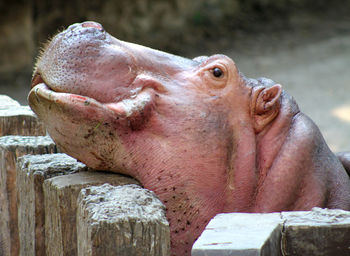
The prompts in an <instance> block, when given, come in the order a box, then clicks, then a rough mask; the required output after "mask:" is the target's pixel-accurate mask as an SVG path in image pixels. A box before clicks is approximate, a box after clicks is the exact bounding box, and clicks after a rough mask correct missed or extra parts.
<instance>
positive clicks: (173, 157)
mask: <svg viewBox="0 0 350 256" xmlns="http://www.w3.org/2000/svg"><path fill="white" fill-rule="evenodd" d="M32 86H33V88H32V90H31V92H30V94H29V103H30V106H31V108H32V109H33V110H34V112H35V113H36V114H37V115H38V116H39V118H40V119H41V120H43V121H44V122H45V124H46V125H47V129H48V131H49V133H50V135H51V136H52V138H53V139H54V141H55V142H56V143H57V145H58V146H59V147H60V148H61V150H63V151H64V152H66V153H67V154H69V155H71V156H73V157H75V158H77V159H79V160H80V161H82V162H84V163H85V164H87V165H88V166H90V167H92V168H95V169H100V170H110V171H113V172H118V173H123V174H128V175H131V176H133V177H135V178H136V179H138V180H139V181H140V182H141V183H142V184H143V185H144V187H145V188H148V189H151V190H153V191H154V192H155V193H156V194H157V195H158V197H159V198H160V199H161V200H162V201H163V203H164V204H165V205H166V208H167V217H168V220H169V223H170V229H171V248H172V255H178V256H184V255H190V252H191V247H192V244H193V242H194V241H195V240H196V239H197V238H198V236H199V235H200V234H201V232H202V231H203V229H204V228H205V226H206V225H207V223H208V221H209V220H210V219H211V218H212V217H213V216H215V215H216V214H217V213H224V212H276V211H294V210H310V209H311V208H312V207H315V206H318V207H328V208H341V209H345V210H349V209H350V182H349V177H348V175H347V173H346V172H345V170H344V168H343V166H342V164H341V163H340V162H339V160H338V158H336V156H335V155H334V154H333V153H332V152H331V151H330V150H329V148H328V146H327V145H326V143H325V141H324V139H323V137H322V135H321V134H320V131H319V129H318V128H317V127H316V125H315V124H314V123H313V122H312V121H311V120H310V119H309V118H308V117H307V116H305V115H304V114H303V113H302V112H300V111H299V109H298V106H297V104H296V103H295V101H294V99H293V98H292V97H290V96H289V95H288V94H287V93H285V92H284V91H283V90H282V87H281V85H279V84H275V83H274V82H273V81H271V80H269V79H265V78H262V79H257V80H255V79H248V78H245V77H244V76H243V75H242V74H241V73H240V72H239V71H238V69H237V67H236V66H235V63H234V62H233V61H232V60H231V59H230V58H228V57H226V56H224V55H214V56H211V57H198V58H195V59H193V60H190V59H186V58H182V57H178V56H174V55H171V54H168V53H164V52H161V51H157V50H153V49H150V48H146V47H143V46H140V45H135V44H131V43H127V42H122V41H119V40H117V39H116V38H114V37H112V36H111V35H109V34H108V33H106V32H105V31H104V29H103V28H102V26H101V25H100V24H98V23H95V22H84V23H81V24H73V25H71V26H70V27H69V28H68V29H67V30H65V31H63V32H61V33H59V34H58V35H56V36H55V37H54V38H53V39H52V40H51V42H50V43H48V44H47V46H46V47H45V49H44V51H43V52H42V54H41V56H40V57H39V59H38V62H37V65H36V68H35V73H34V77H33V81H32Z"/></svg>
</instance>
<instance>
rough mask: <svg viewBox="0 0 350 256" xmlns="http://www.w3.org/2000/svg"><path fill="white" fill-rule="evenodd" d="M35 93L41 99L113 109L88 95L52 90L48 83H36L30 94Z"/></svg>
mask: <svg viewBox="0 0 350 256" xmlns="http://www.w3.org/2000/svg"><path fill="white" fill-rule="evenodd" d="M31 93H34V94H35V96H36V97H37V98H39V99H40V97H41V98H44V99H45V100H47V101H50V102H53V103H56V104H66V105H67V104H68V103H74V104H80V105H84V106H90V107H95V108H102V109H105V110H107V111H109V112H111V109H109V108H107V106H106V105H107V104H103V103H101V102H98V101H97V100H95V99H93V98H89V97H86V96H81V95H77V94H72V93H66V92H56V91H54V90H52V89H51V88H50V87H49V86H48V85H47V84H46V83H44V82H43V83H39V84H37V85H35V86H34V87H33V88H32V90H31V92H30V94H31Z"/></svg>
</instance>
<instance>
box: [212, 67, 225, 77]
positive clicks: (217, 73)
mask: <svg viewBox="0 0 350 256" xmlns="http://www.w3.org/2000/svg"><path fill="white" fill-rule="evenodd" d="M212 72H213V75H214V76H215V77H217V78H220V77H223V75H224V72H223V71H222V70H221V69H220V68H218V67H215V68H213V69H212Z"/></svg>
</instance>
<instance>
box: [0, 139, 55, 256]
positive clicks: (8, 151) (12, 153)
mask: <svg viewBox="0 0 350 256" xmlns="http://www.w3.org/2000/svg"><path fill="white" fill-rule="evenodd" d="M56 151H57V149H56V146H55V144H54V142H53V141H52V140H51V138H49V137H45V136H3V137H0V216H1V218H0V241H1V242H2V244H3V247H4V248H2V249H3V255H6V256H7V255H18V253H19V235H18V221H17V186H16V176H17V175H16V160H17V158H18V157H20V156H23V155H26V154H34V155H35V154H48V153H55V152H56Z"/></svg>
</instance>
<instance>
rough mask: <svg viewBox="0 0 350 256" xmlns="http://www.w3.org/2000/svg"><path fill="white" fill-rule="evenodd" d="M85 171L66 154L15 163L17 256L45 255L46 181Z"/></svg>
mask: <svg viewBox="0 0 350 256" xmlns="http://www.w3.org/2000/svg"><path fill="white" fill-rule="evenodd" d="M86 169H87V167H86V166H85V165H84V164H83V163H80V162H78V161H77V160H75V159H74V158H72V157H70V156H68V155H66V154H45V155H25V156H22V157H20V158H18V161H17V182H16V183H17V196H18V197H17V206H18V229H19V231H20V232H19V245H20V246H19V247H20V251H19V255H21V256H27V255H33V256H34V255H46V252H45V229H44V228H45V205H44V191H43V183H44V181H45V180H46V179H49V178H52V177H56V176H60V175H67V174H72V173H76V172H78V171H84V170H85V171H86Z"/></svg>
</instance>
